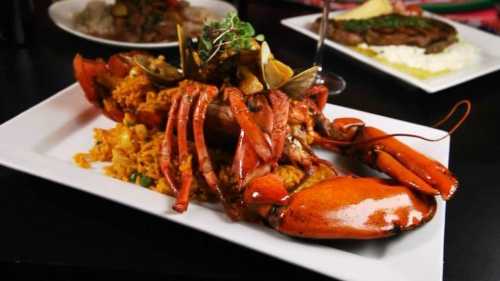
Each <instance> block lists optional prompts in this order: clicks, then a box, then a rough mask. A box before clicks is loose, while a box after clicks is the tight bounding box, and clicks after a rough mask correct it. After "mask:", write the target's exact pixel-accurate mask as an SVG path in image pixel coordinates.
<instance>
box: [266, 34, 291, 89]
mask: <svg viewBox="0 0 500 281" xmlns="http://www.w3.org/2000/svg"><path fill="white" fill-rule="evenodd" d="M260 69H261V72H262V79H263V80H264V84H265V85H266V88H267V89H270V90H272V89H278V88H280V87H281V86H282V85H284V84H285V83H286V82H287V81H288V80H289V79H290V78H291V77H292V76H293V70H292V69H291V68H290V67H289V66H288V65H286V64H284V63H282V62H281V61H279V60H277V59H275V58H274V56H273V54H272V53H271V49H270V48H269V45H268V44H267V42H262V45H261V46H260Z"/></svg>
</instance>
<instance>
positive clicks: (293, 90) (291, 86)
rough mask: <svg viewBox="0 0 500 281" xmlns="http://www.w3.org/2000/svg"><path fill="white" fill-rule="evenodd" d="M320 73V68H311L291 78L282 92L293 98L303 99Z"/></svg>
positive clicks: (282, 87)
mask: <svg viewBox="0 0 500 281" xmlns="http://www.w3.org/2000/svg"><path fill="white" fill-rule="evenodd" d="M318 71H319V67H318V66H313V67H310V68H308V69H306V70H304V71H302V72H301V73H299V74H297V75H295V76H294V77H292V78H290V80H288V81H287V82H286V83H285V84H284V85H283V86H281V87H280V90H282V91H283V92H285V93H286V94H288V95H289V96H290V97H291V98H294V99H302V98H303V97H304V94H305V93H306V90H307V89H309V88H310V87H311V86H312V85H313V84H314V82H315V80H316V77H317V74H318Z"/></svg>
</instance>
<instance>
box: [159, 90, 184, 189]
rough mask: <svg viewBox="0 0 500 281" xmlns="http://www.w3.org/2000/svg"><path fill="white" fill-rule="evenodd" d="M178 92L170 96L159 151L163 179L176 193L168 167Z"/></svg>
mask: <svg viewBox="0 0 500 281" xmlns="http://www.w3.org/2000/svg"><path fill="white" fill-rule="evenodd" d="M179 99H180V92H179V90H178V89H177V93H175V94H174V95H173V97H172V104H171V105H170V109H169V112H168V120H167V126H166V127H165V136H164V138H163V141H162V143H161V152H160V168H161V171H162V173H163V176H164V177H165V180H166V181H167V183H168V184H169V185H170V188H172V190H174V192H175V193H176V194H177V193H178V190H177V187H176V185H175V180H174V178H173V176H172V175H171V174H170V167H171V165H172V144H173V143H174V126H175V122H176V119H177V118H176V115H177V108H178V107H179Z"/></svg>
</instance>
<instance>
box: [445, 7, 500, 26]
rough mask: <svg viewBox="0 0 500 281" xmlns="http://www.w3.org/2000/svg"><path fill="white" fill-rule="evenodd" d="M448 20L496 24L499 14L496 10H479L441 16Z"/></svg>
mask: <svg viewBox="0 0 500 281" xmlns="http://www.w3.org/2000/svg"><path fill="white" fill-rule="evenodd" d="M441 16H444V17H446V18H449V19H452V20H456V21H459V22H466V23H474V22H476V23H480V24H494V23H496V22H497V21H498V13H497V10H496V9H495V8H488V9H484V10H477V11H471V12H462V13H449V14H441Z"/></svg>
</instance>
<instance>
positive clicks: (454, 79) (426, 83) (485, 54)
mask: <svg viewBox="0 0 500 281" xmlns="http://www.w3.org/2000/svg"><path fill="white" fill-rule="evenodd" d="M337 13H342V12H334V13H332V14H331V16H333V15H335V14H337ZM425 15H426V16H430V17H434V18H437V19H439V20H441V21H444V22H447V23H449V24H451V25H453V26H454V27H455V28H456V29H457V31H458V34H459V37H460V38H462V39H463V40H464V41H466V42H468V43H470V44H473V45H474V46H476V47H477V48H478V49H479V52H480V60H479V62H478V63H477V64H474V65H471V66H469V67H465V68H464V69H460V70H457V71H452V72H450V73H447V74H444V75H441V76H439V77H436V78H431V79H426V80H420V79H418V78H415V77H413V76H411V75H409V74H406V73H404V72H401V71H399V70H397V69H395V68H393V67H391V66H388V65H385V64H383V63H380V62H378V61H377V60H375V59H373V58H370V57H368V56H365V55H363V54H360V53H359V52H357V51H355V50H353V49H352V48H349V47H347V46H344V45H342V44H339V43H336V42H334V41H332V40H328V39H327V40H325V44H326V45H327V46H330V47H332V48H334V49H336V50H338V51H340V52H342V53H344V54H346V55H348V56H351V57H353V58H355V59H356V60H359V61H361V62H363V63H366V64H368V65H370V66H373V67H374V68H376V69H378V70H381V71H383V72H385V73H387V74H390V75H392V76H394V77H397V78H399V79H401V80H403V81H405V82H407V83H409V84H412V85H414V86H416V87H418V88H421V89H422V90H424V91H426V92H428V93H435V92H438V91H441V90H444V89H446V88H449V87H452V86H455V85H458V84H460V83H463V82H466V81H469V80H472V79H474V78H477V77H480V76H482V75H485V74H488V73H491V72H493V71H496V70H498V69H500V52H499V51H498V50H500V37H498V36H494V35H491V34H489V33H486V32H484V31H480V30H478V29H475V28H472V27H469V26H467V25H463V24H460V23H456V22H453V21H450V20H447V19H444V18H442V17H439V16H436V15H433V14H430V13H425ZM319 16H320V14H313V15H305V16H299V17H293V18H287V19H284V20H282V21H281V23H282V24H283V25H285V26H287V27H289V28H291V29H293V30H296V31H298V32H300V33H302V34H304V35H306V36H308V37H311V38H313V39H315V40H318V35H317V34H316V33H315V32H313V31H311V29H310V26H311V24H312V23H313V22H314V20H315V19H316V18H318V17H319ZM326 62H327V63H328V61H326Z"/></svg>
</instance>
